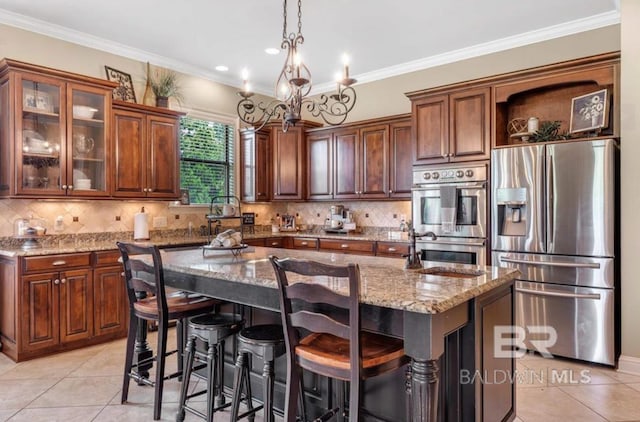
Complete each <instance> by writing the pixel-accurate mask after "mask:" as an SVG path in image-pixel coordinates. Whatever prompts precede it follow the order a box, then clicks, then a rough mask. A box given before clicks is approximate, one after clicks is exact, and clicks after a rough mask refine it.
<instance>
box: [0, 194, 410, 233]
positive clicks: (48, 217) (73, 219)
mask: <svg viewBox="0 0 640 422" xmlns="http://www.w3.org/2000/svg"><path fill="white" fill-rule="evenodd" d="M338 204H339V205H344V206H345V208H348V209H349V210H350V211H352V212H353V214H354V218H355V221H356V224H357V225H358V226H361V227H363V226H372V227H395V226H398V227H399V226H400V218H401V216H402V215H405V216H406V218H407V219H410V218H411V217H410V215H411V202H410V201H386V202H385V201H358V202H355V201H354V202H339V201H336V202H304V203H303V202H290V203H265V204H242V211H243V212H255V213H256V224H257V225H268V224H270V222H271V218H273V217H275V216H276V214H280V215H282V214H291V215H296V214H297V216H298V217H297V221H296V222H297V224H307V225H322V224H324V219H325V217H326V216H327V214H329V207H330V206H331V205H338ZM142 207H144V208H145V212H146V213H148V214H149V228H150V229H154V230H163V229H167V230H170V229H181V228H188V227H189V223H191V224H192V226H193V227H194V229H197V228H198V227H200V226H201V225H203V224H205V223H206V221H205V215H206V214H207V212H208V207H206V206H205V207H197V206H186V207H185V206H175V205H173V203H172V202H166V201H165V202H160V201H155V202H149V201H144V202H142V201H116V200H104V201H83V200H31V199H2V200H0V237H4V236H12V235H13V225H14V222H15V220H17V219H18V218H36V217H38V218H42V219H44V220H45V226H46V228H47V233H48V234H83V233H99V232H123V231H133V219H134V215H135V214H136V213H137V212H139V211H140V209H141V208H142ZM394 215H395V218H394ZM58 216H61V217H62V220H63V222H64V224H63V227H62V228H61V230H58V231H54V222H55V220H56V218H57V217H58ZM154 217H161V218H159V219H156V220H160V221H157V222H158V223H160V225H162V222H163V221H164V220H165V219H166V227H157V226H154V224H153V223H154Z"/></svg>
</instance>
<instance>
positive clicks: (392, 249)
mask: <svg viewBox="0 0 640 422" xmlns="http://www.w3.org/2000/svg"><path fill="white" fill-rule="evenodd" d="M387 250H388V251H389V252H395V251H396V248H389V249H387Z"/></svg>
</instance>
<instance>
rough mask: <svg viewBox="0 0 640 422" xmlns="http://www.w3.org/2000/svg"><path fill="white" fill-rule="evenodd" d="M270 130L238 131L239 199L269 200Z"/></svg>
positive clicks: (252, 200)
mask: <svg viewBox="0 0 640 422" xmlns="http://www.w3.org/2000/svg"><path fill="white" fill-rule="evenodd" d="M271 159H272V158H271V132H270V130H269V129H262V130H259V131H255V130H253V128H247V129H243V130H241V131H240V199H241V200H242V201H243V202H261V201H269V200H271V191H272V190H271Z"/></svg>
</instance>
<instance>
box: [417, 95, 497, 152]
mask: <svg viewBox="0 0 640 422" xmlns="http://www.w3.org/2000/svg"><path fill="white" fill-rule="evenodd" d="M407 95H408V96H409V98H410V99H411V113H412V125H413V131H414V132H413V133H414V136H413V137H414V139H415V146H414V160H413V163H414V164H433V163H447V162H458V161H473V160H486V159H489V149H490V140H491V103H490V95H491V90H490V87H488V86H484V87H477V88H467V89H464V90H458V91H453V92H449V93H447V92H444V93H443V92H438V93H436V94H431V93H429V91H427V93H424V92H419V93H410V94H407Z"/></svg>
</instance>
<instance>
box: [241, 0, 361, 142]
mask: <svg viewBox="0 0 640 422" xmlns="http://www.w3.org/2000/svg"><path fill="white" fill-rule="evenodd" d="M283 18H284V19H283V20H284V24H283V26H282V45H281V46H280V48H281V49H282V50H285V51H286V52H287V58H286V60H285V62H284V66H283V67H282V71H281V72H280V76H279V77H278V79H277V81H276V86H275V97H276V99H275V100H273V101H270V102H266V103H265V102H258V103H257V104H256V103H255V102H254V101H253V100H252V98H251V97H252V96H253V93H252V92H251V90H250V87H249V83H248V73H247V72H246V70H245V71H243V75H242V78H243V80H244V90H243V91H241V92H238V95H239V96H240V97H241V100H240V102H238V107H237V110H238V116H239V117H240V120H242V121H243V122H245V123H247V124H248V125H251V126H254V127H256V126H257V127H256V130H259V129H261V128H262V127H264V125H265V124H267V122H269V121H271V120H275V119H281V120H282V130H283V131H285V132H286V131H287V129H288V128H289V126H294V125H295V124H296V123H297V122H299V121H300V120H301V110H302V108H303V107H304V109H305V110H306V111H308V112H309V113H310V114H311V115H312V116H313V117H320V118H322V120H324V122H325V123H327V124H328V125H332V126H333V125H339V124H341V123H343V122H344V121H345V120H346V118H347V114H348V113H349V112H350V111H351V109H353V106H354V105H355V103H356V92H355V90H354V89H353V88H352V87H351V85H353V84H354V83H356V82H357V81H356V80H355V79H353V78H350V77H349V65H348V61H347V60H348V59H347V58H346V56H345V57H344V69H343V72H342V74H341V75H338V77H336V82H337V85H338V86H337V92H335V93H333V94H331V95H326V94H321V95H320V96H318V97H317V98H316V99H312V98H307V96H308V95H309V92H310V91H311V87H312V81H311V71H310V70H309V68H308V67H307V66H306V65H305V64H304V63H303V62H302V59H301V57H300V55H299V53H298V48H299V47H300V46H301V45H302V44H303V43H304V37H303V36H302V0H298V33H297V34H296V33H293V32H292V33H290V34H289V35H287V0H284V12H283Z"/></svg>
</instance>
